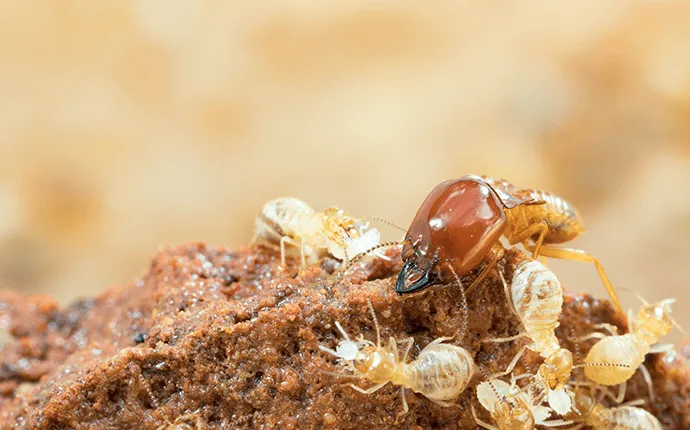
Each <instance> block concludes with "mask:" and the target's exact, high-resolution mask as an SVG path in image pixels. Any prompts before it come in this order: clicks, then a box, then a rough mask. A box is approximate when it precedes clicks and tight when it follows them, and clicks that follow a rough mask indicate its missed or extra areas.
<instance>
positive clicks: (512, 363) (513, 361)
mask: <svg viewBox="0 0 690 430" xmlns="http://www.w3.org/2000/svg"><path fill="white" fill-rule="evenodd" d="M526 350H527V346H526V345H525V346H523V347H522V348H520V351H518V353H517V354H515V357H514V358H513V360H512V361H511V362H510V364H508V367H506V370H504V371H503V372H499V373H494V374H493V375H491V376H489V379H496V378H500V377H501V376H505V375H507V374H509V373H510V372H512V371H513V369H515V365H516V364H517V362H518V360H519V359H520V357H522V354H524V353H525V351H526Z"/></svg>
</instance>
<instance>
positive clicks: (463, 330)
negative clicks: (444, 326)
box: [445, 261, 469, 339]
mask: <svg viewBox="0 0 690 430" xmlns="http://www.w3.org/2000/svg"><path fill="white" fill-rule="evenodd" d="M445 264H446V266H447V267H448V268H449V269H450V271H451V273H453V276H454V277H455V280H456V282H457V283H458V286H459V287H460V307H461V308H462V321H461V322H460V328H459V329H458V331H457V332H455V335H453V337H454V338H455V337H457V338H458V339H464V338H465V335H466V334H467V327H468V324H467V313H468V310H469V308H468V306H467V295H466V294H465V287H463V285H462V281H461V280H460V277H459V276H458V274H457V273H455V269H453V265H451V264H450V263H449V262H447V261H446V263H445Z"/></svg>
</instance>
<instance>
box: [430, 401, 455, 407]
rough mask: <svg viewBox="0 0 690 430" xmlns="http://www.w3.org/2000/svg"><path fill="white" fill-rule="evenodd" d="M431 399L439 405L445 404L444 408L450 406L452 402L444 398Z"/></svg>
mask: <svg viewBox="0 0 690 430" xmlns="http://www.w3.org/2000/svg"><path fill="white" fill-rule="evenodd" d="M429 400H431V401H432V402H434V403H436V404H437V405H439V406H443V407H444V408H447V407H448V406H450V403H448V402H444V401H443V400H435V399H429Z"/></svg>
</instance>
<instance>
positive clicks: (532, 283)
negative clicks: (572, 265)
mask: <svg viewBox="0 0 690 430" xmlns="http://www.w3.org/2000/svg"><path fill="white" fill-rule="evenodd" d="M501 280H502V281H503V286H504V289H505V292H506V296H507V299H508V302H509V303H510V305H511V308H512V309H513V312H514V313H515V315H517V317H518V318H519V319H520V322H521V323H522V327H523V329H524V331H523V332H522V333H520V334H519V335H518V336H513V337H510V338H505V339H487V340H486V341H487V342H502V341H508V340H514V339H516V338H520V337H523V336H524V337H527V338H529V339H530V340H531V343H528V344H527V345H525V346H524V347H523V348H522V349H520V351H519V352H518V353H517V354H516V355H515V358H514V359H513V360H512V361H511V362H510V364H509V365H508V367H507V368H506V370H505V371H504V372H501V373H499V374H496V375H494V377H496V376H502V375H507V374H508V373H510V372H512V371H513V369H514V368H515V365H516V364H517V361H518V359H519V358H520V357H521V356H522V354H524V352H525V350H527V349H529V350H532V351H534V352H537V353H539V355H541V356H542V357H543V358H544V362H543V363H542V364H541V365H540V366H539V370H538V372H537V374H536V375H532V377H533V378H535V379H537V380H538V381H539V383H540V385H541V388H542V390H544V392H545V393H546V397H547V401H548V404H549V406H550V407H551V408H552V409H553V410H554V411H555V412H556V413H558V414H560V415H563V414H565V413H567V412H568V411H570V409H571V406H572V400H571V397H572V396H571V394H570V393H569V391H568V389H567V383H568V381H569V380H570V375H571V373H572V370H573V355H572V353H571V352H570V351H568V350H567V349H565V348H561V347H560V343H559V341H558V338H557V337H556V334H555V330H556V327H558V325H559V322H558V318H559V316H560V314H561V309H562V308H563V288H562V287H561V282H560V281H559V280H558V278H557V277H556V275H554V274H553V272H552V271H551V270H549V269H548V268H547V267H546V266H544V265H543V264H541V263H540V262H539V261H537V260H532V259H529V258H525V259H524V260H522V261H521V262H520V263H518V265H517V266H516V268H515V271H514V273H513V279H512V282H511V284H510V287H508V284H507V283H506V281H505V279H503V275H502V274H501Z"/></svg>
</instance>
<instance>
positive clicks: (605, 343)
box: [583, 296, 684, 395]
mask: <svg viewBox="0 0 690 430" xmlns="http://www.w3.org/2000/svg"><path fill="white" fill-rule="evenodd" d="M638 297H639V296H638ZM639 298H640V300H641V301H642V303H643V305H642V307H641V308H640V310H639V312H638V313H637V318H633V317H632V311H631V312H629V313H628V325H629V330H630V332H629V333H627V334H623V335H618V334H617V331H616V330H615V328H614V327H612V326H609V325H606V324H604V325H602V328H603V329H605V330H607V331H608V332H609V333H610V335H608V336H607V335H605V334H603V333H600V332H595V333H591V334H589V335H587V336H586V337H585V338H583V339H587V338H601V340H599V341H598V342H597V343H595V344H594V346H592V348H591V349H590V350H589V352H588V353H587V356H586V358H585V363H594V362H602V361H604V362H616V363H623V364H626V367H611V368H595V367H588V368H585V376H587V378H589V379H591V380H592V381H595V382H596V383H598V384H601V385H617V384H621V383H623V382H626V381H627V380H628V379H630V378H631V377H632V375H633V374H634V373H635V371H636V370H637V369H638V368H639V369H640V370H641V371H642V375H643V376H644V378H645V381H646V382H647V385H648V386H649V388H650V395H652V390H651V385H652V381H651V377H650V375H649V372H648V371H647V369H646V368H645V367H644V366H643V364H642V363H643V362H644V360H645V356H646V355H647V354H649V353H659V352H664V351H668V350H670V349H673V345H657V344H656V343H657V342H658V341H659V337H661V336H664V335H666V334H667V333H668V332H669V331H671V327H672V326H674V325H675V326H676V327H677V328H678V329H680V330H681V331H683V332H684V330H683V329H682V328H681V327H680V326H679V325H678V323H676V321H675V320H674V319H673V317H672V316H671V305H672V304H673V303H675V301H676V300H675V299H665V300H662V301H660V302H658V303H655V304H653V305H650V304H649V303H648V302H647V301H645V300H644V299H643V298H642V297H639Z"/></svg>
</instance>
